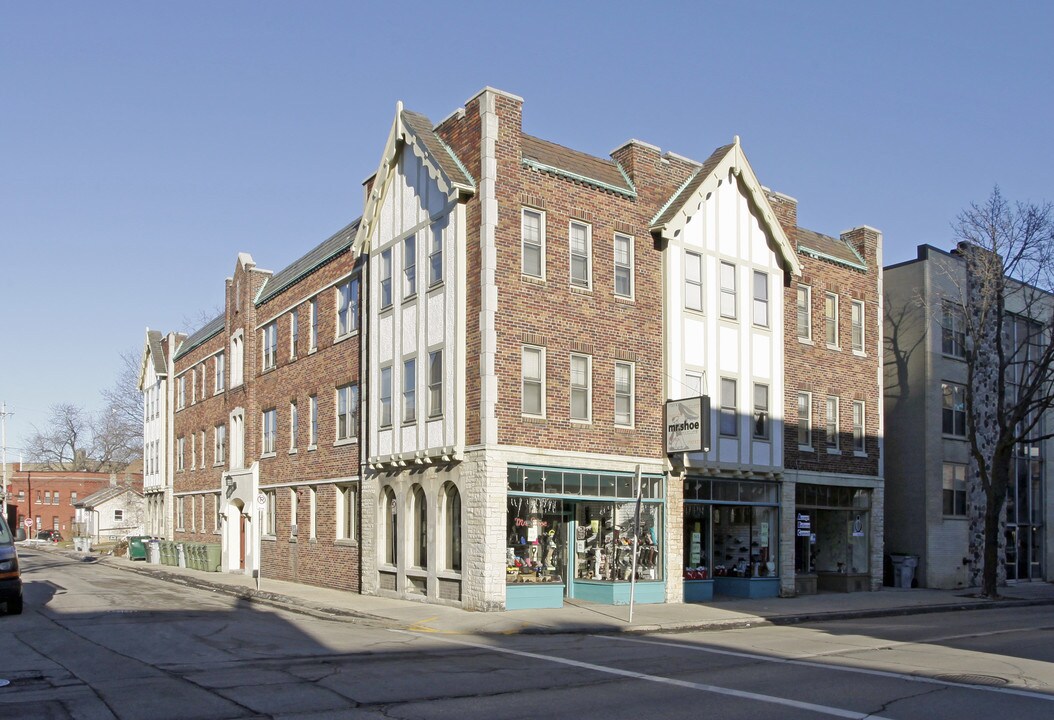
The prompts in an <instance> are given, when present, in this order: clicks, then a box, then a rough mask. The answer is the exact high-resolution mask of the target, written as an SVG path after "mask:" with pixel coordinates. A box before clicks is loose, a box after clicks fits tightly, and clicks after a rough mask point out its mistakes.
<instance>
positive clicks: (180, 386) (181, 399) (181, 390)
mask: <svg viewBox="0 0 1054 720" xmlns="http://www.w3.org/2000/svg"><path fill="white" fill-rule="evenodd" d="M186 406H187V376H186V375H180V376H179V377H178V378H177V379H176V410H182V409H183V408H185V407H186Z"/></svg>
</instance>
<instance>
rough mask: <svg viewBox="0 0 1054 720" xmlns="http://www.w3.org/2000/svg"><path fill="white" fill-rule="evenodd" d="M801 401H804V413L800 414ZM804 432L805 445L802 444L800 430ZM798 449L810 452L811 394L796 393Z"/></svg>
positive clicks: (811, 448) (811, 447)
mask: <svg viewBox="0 0 1054 720" xmlns="http://www.w3.org/2000/svg"><path fill="white" fill-rule="evenodd" d="M802 400H804V401H805V413H804V415H803V414H802ZM803 429H804V430H805V443H802V430H803ZM798 449H799V450H804V451H806V452H812V450H813V446H812V393H811V392H799V393H798Z"/></svg>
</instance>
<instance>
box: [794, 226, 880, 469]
mask: <svg viewBox="0 0 1054 720" xmlns="http://www.w3.org/2000/svg"><path fill="white" fill-rule="evenodd" d="M868 233H869V234H868V235H867V237H866V241H867V242H870V243H871V251H870V255H868V256H865V260H866V261H867V267H868V270H867V272H866V273H865V272H861V271H859V270H854V269H852V268H849V267H846V266H844V265H838V264H836V263H833V262H828V261H825V260H817V259H814V258H810V257H806V256H804V255H802V254H801V253H799V255H798V259H799V261H800V262H801V265H802V277H801V278H800V279H797V278H796V279H795V280H794V281H792V282H791V284H790V286H789V287H788V288H786V290H785V291H784V322H785V323H786V324H785V327H786V333H785V337H786V342H785V359H784V363H785V371H784V372H785V378H786V396H785V398H784V403H785V405H784V407H785V414H786V423H785V428H784V429H785V437H784V452H785V465H786V467H787V468H788V469H791V470H793V469H800V470H807V471H815V472H835V473H852V474H860V475H877V474H878V439H879V420H880V418H879V412H880V410H881V405H880V403H879V396H878V368H879V360H880V358H879V356H878V352H877V350H876V348H877V338H878V337H879V335H878V330H879V328H878V309H879V303H880V302H881V298H880V297H879V295H878V273H879V270H880V268H879V267H878V266H877V264H876V257H875V252H874V248H875V246H876V244H877V235H876V234H874V232H873V231H868ZM854 237H856V236H854ZM799 282H800V283H802V284H805V285H809V286H810V287H812V339H813V344H812V345H808V344H805V343H802V342H799V340H798V337H797V327H798V323H797V286H798V283H799ZM827 292H834V293H837V294H838V298H839V300H838V337H839V344H840V345H841V349H840V350H831V349H829V348H828V347H827V344H826V342H825V339H824V337H825V336H824V328H825V323H824V295H825V293H827ZM852 300H863V301H864V308H865V313H864V342H865V346H864V347H865V353H866V357H858V356H856V355H854V354H853V352H852V345H851V341H852V314H851V301H852ZM799 392H812V394H813V397H812V417H813V421H812V445H813V447H814V448H815V452H802V451H799V450H798V393H799ZM828 395H835V396H838V397H839V399H840V401H839V434H840V435H841V441H840V448H841V455H831V454H828V453H827V449H826V444H825V443H826V423H827V418H826V412H827V405H826V402H827V396H828ZM854 400H863V401H864V402H865V403H866V405H865V416H864V423H865V434H866V441H865V447H866V452H867V457H865V458H861V457H855V456H854V455H853V449H852V430H853V415H852V412H853V406H852V402H853V401H854Z"/></svg>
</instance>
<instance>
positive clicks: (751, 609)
mask: <svg viewBox="0 0 1054 720" xmlns="http://www.w3.org/2000/svg"><path fill="white" fill-rule="evenodd" d="M38 549H42V550H46V551H50V552H60V553H62V554H64V555H67V556H69V557H74V558H77V559H81V560H83V561H85V562H98V563H101V564H104V565H106V566H107V567H113V568H119V569H121V570H126V571H129V572H137V573H140V574H143V575H148V576H150V577H154V578H158V579H161V580H165V581H168V582H174V583H178V584H182V585H187V586H191V587H196V588H201V589H204V590H211V591H213V592H221V593H225V594H228V595H234V596H238V597H242V598H246V599H248V600H250V601H253V602H257V603H260V604H264V605H269V606H273V607H278V608H282V609H285V610H290V611H293V612H299V613H303V614H307V615H312V616H315V617H322V618H329V619H339V618H349V619H351V618H354V619H356V620H358V621H360V622H365V623H367V624H370V625H375V626H378V627H397V628H403V629H410V630H417V631H420V632H435V633H458V634H461V633H464V634H516V633H539V634H544V633H627V632H630V633H632V632H683V631H688V630H719V629H728V628H735V627H749V626H751V625H759V624H765V623H768V624H774V625H790V624H796V623H803V622H810V621H820V620H837V619H849V618H861V617H880V616H894V615H910V614H921V613H931V612H945V611H950V610H982V609H989V608H1005V607H1020V606H1027V605H1054V584H1052V583H1045V582H1033V583H1022V584H1019V585H1012V586H1009V587H1006V588H1003V590H1002V592H1003V594H1004V597H1002V598H1001V599H999V600H987V599H983V598H978V597H975V592H976V591H972V590H970V589H959V590H924V589H912V590H908V589H898V588H883V589H882V590H881V591H878V592H863V593H847V594H844V593H823V594H819V595H808V596H801V597H796V598H786V599H784V598H773V599H766V600H740V599H722V600H718V601H715V602H711V603H707V604H665V605H637V606H635V607H634V610H633V622H632V623H630V622H628V617H629V607H628V606H626V605H621V606H618V605H616V606H611V605H595V604H592V603H584V602H578V601H568V602H565V604H564V607H563V608H560V609H552V610H513V611H507V612H495V613H480V612H470V611H466V610H461V609H459V608H453V607H447V606H443V605H429V604H425V603H423V602H413V601H409V600H399V599H395V598H382V597H374V596H369V595H357V594H355V593H351V592H345V591H342V590H332V589H329V588H319V587H314V586H311V585H302V584H299V583H291V582H284V581H281V580H271V579H268V578H266V577H265V578H263V579H261V580H260V588H259V589H257V583H256V580H254V579H252V578H251V577H248V576H245V575H232V574H227V573H207V572H202V571H199V570H190V569H186V568H179V567H171V566H168V565H151V564H147V563H145V562H143V561H132V560H128V559H127V558H118V557H110V556H97V555H84V554H83V553H77V552H73V551H68V550H60V549H58V548H55V547H54V546H50V547H47V546H43V547H41V546H38Z"/></svg>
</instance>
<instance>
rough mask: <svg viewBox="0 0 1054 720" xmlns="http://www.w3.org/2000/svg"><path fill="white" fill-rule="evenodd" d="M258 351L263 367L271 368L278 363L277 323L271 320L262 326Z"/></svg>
mask: <svg viewBox="0 0 1054 720" xmlns="http://www.w3.org/2000/svg"><path fill="white" fill-rule="evenodd" d="M260 352H261V356H262V360H263V369H264V370H265V371H266V370H273V369H274V368H275V366H276V365H278V323H277V322H275V321H273V320H272V321H271V322H269V323H267V324H266V325H264V327H263V332H262V333H261V343H260Z"/></svg>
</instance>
